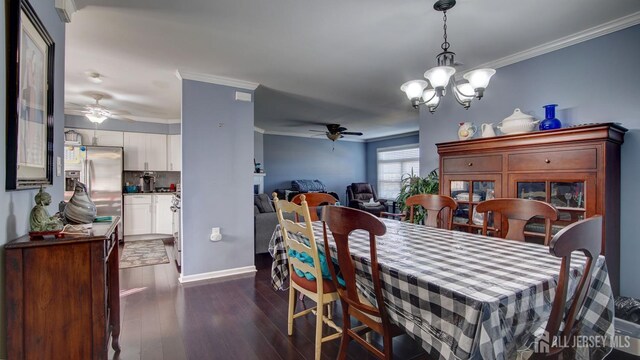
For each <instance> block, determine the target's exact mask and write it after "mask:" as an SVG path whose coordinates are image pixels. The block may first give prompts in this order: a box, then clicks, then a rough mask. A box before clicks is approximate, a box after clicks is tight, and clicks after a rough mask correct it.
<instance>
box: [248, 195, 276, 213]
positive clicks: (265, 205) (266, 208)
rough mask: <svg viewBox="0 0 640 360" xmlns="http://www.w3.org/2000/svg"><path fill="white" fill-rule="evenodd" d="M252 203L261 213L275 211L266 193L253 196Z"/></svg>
mask: <svg viewBox="0 0 640 360" xmlns="http://www.w3.org/2000/svg"><path fill="white" fill-rule="evenodd" d="M253 204H254V205H255V206H257V207H258V210H260V212H261V213H268V212H275V211H276V210H275V209H274V208H273V204H271V199H270V198H269V195H267V194H258V195H254V197H253Z"/></svg>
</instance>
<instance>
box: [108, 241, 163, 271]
mask: <svg viewBox="0 0 640 360" xmlns="http://www.w3.org/2000/svg"><path fill="white" fill-rule="evenodd" d="M168 262H169V256H168V255H167V250H166V249H165V247H164V243H163V242H162V240H148V241H134V242H129V243H128V242H125V243H124V250H122V256H121V257H120V269H126V268H132V267H138V266H148V265H157V264H166V263H168Z"/></svg>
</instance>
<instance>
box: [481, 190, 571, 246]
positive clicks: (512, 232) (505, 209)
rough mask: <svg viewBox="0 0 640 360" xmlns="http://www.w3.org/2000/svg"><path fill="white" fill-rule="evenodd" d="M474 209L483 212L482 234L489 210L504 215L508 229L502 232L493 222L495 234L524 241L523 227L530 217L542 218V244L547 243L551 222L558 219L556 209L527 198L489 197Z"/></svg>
mask: <svg viewBox="0 0 640 360" xmlns="http://www.w3.org/2000/svg"><path fill="white" fill-rule="evenodd" d="M475 211H477V212H480V213H484V219H483V221H482V234H483V235H487V227H488V223H489V212H492V213H499V214H500V215H502V216H503V217H506V219H507V224H508V231H507V232H506V233H504V231H501V230H500V229H499V224H495V228H496V232H497V233H498V234H496V235H497V236H499V237H503V238H505V239H509V240H518V241H524V240H525V234H524V227H525V225H527V222H529V221H530V220H531V219H532V218H534V217H536V216H540V217H543V218H544V220H545V221H544V223H545V237H544V244H545V245H549V241H550V240H551V222H552V221H555V220H557V219H558V210H557V209H556V208H555V207H554V206H553V205H550V204H548V203H546V202H544V201H538V200H528V199H513V198H504V199H491V200H487V201H483V202H481V203H480V204H478V205H477V206H476V209H475Z"/></svg>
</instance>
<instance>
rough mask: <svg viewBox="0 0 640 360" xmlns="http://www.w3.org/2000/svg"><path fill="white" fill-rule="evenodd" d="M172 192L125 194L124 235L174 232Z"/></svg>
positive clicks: (169, 233) (168, 233)
mask: <svg viewBox="0 0 640 360" xmlns="http://www.w3.org/2000/svg"><path fill="white" fill-rule="evenodd" d="M172 197H173V195H172V194H144V195H125V196H124V235H125V236H127V235H146V234H167V235H171V234H173V227H172V226H173V212H171V198H172Z"/></svg>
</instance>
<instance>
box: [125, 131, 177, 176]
mask: <svg viewBox="0 0 640 360" xmlns="http://www.w3.org/2000/svg"><path fill="white" fill-rule="evenodd" d="M124 169H125V170H133V171H136V170H137V171H140V170H149V171H166V170H167V135H162V134H144V133H130V132H125V133H124Z"/></svg>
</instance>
